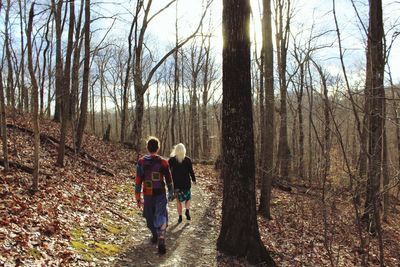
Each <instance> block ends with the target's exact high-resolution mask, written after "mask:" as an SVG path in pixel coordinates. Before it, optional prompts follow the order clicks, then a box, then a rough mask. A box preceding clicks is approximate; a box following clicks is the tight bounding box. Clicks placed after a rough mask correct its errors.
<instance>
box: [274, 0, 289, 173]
mask: <svg viewBox="0 0 400 267" xmlns="http://www.w3.org/2000/svg"><path fill="white" fill-rule="evenodd" d="M276 4H277V12H278V15H277V18H276V19H277V21H276V25H277V29H276V30H277V35H276V36H277V39H276V43H277V50H278V74H279V89H280V125H279V145H278V161H279V162H278V163H279V172H280V176H281V178H282V179H285V180H287V179H288V178H289V169H290V149H289V144H288V133H287V100H286V98H287V84H286V60H287V51H288V43H289V41H288V40H289V23H290V17H289V10H290V1H288V2H287V4H285V3H284V1H282V0H279V1H277V3H276ZM284 4H285V5H287V6H286V9H287V10H286V11H287V16H286V17H285V18H284V12H285V7H284Z"/></svg>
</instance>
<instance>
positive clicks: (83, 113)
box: [76, 0, 90, 151]
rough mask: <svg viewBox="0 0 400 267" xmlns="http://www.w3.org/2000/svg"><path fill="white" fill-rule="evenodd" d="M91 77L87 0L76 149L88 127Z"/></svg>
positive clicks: (87, 2)
mask: <svg viewBox="0 0 400 267" xmlns="http://www.w3.org/2000/svg"><path fill="white" fill-rule="evenodd" d="M89 75H90V0H85V59H84V62H83V81H82V96H81V109H80V115H79V121H78V127H77V132H76V149H77V151H79V150H80V149H81V147H82V141H83V133H84V131H85V126H86V118H87V110H88V98H89Z"/></svg>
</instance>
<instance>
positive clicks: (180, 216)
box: [178, 215, 182, 223]
mask: <svg viewBox="0 0 400 267" xmlns="http://www.w3.org/2000/svg"><path fill="white" fill-rule="evenodd" d="M181 222H182V215H179V219H178V223H181Z"/></svg>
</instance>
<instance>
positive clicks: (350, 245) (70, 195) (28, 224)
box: [0, 115, 400, 266]
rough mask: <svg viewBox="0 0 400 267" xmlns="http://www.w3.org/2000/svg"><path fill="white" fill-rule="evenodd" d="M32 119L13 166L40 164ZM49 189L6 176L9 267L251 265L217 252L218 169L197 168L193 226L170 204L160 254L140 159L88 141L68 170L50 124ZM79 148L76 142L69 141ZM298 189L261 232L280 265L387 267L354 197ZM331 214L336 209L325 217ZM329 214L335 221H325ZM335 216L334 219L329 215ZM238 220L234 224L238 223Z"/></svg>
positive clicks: (46, 149) (22, 174)
mask: <svg viewBox="0 0 400 267" xmlns="http://www.w3.org/2000/svg"><path fill="white" fill-rule="evenodd" d="M28 119H29V116H26V115H18V116H17V118H16V119H15V121H12V120H11V119H10V120H8V121H7V122H8V125H9V128H8V129H9V144H8V146H9V149H10V160H11V161H13V162H15V163H18V164H20V165H23V166H25V167H32V162H31V158H32V154H33V151H32V149H33V148H32V136H31V134H30V132H29V129H31V127H30V123H29V120H28ZM40 124H41V134H42V144H41V154H40V159H41V161H40V165H41V175H40V187H39V191H38V192H36V193H34V194H33V193H32V192H31V191H30V184H31V175H30V174H29V173H28V172H26V171H29V169H26V171H23V170H21V169H18V168H15V167H14V168H12V170H11V172H10V173H8V174H4V173H3V172H1V174H0V175H1V178H0V197H1V202H0V218H1V219H0V265H4V266H60V265H62V266H181V265H182V264H187V265H189V266H232V265H233V266H246V265H247V264H246V263H245V261H244V260H242V259H236V258H232V257H227V256H224V255H221V254H219V253H218V252H217V251H216V239H217V237H218V232H219V227H220V226H219V225H220V218H221V205H222V190H221V188H222V184H221V182H220V181H219V179H218V173H217V172H215V171H214V170H213V169H212V167H210V166H202V165H196V166H195V173H196V175H197V177H198V183H197V184H196V185H194V186H193V205H192V212H193V220H192V221H190V222H189V221H184V223H182V224H177V223H176V222H177V221H176V220H177V214H176V210H175V203H171V204H170V208H169V209H170V225H169V228H168V232H167V254H166V255H165V256H158V255H157V252H156V248H155V247H153V245H151V244H150V242H149V233H148V231H147V229H146V226H145V222H144V219H143V218H142V216H141V212H140V210H139V209H138V208H137V207H136V205H135V204H134V202H133V199H132V198H133V186H132V185H133V179H132V178H133V177H134V175H135V169H134V163H135V162H134V160H135V155H133V153H132V152H131V151H130V150H128V149H126V148H124V147H122V146H121V145H119V144H115V143H106V142H103V141H102V140H100V139H99V138H97V137H96V136H92V135H87V136H86V139H85V140H86V141H85V145H84V152H85V153H81V154H80V155H74V154H73V153H72V152H71V151H69V152H67V156H66V166H65V167H64V168H59V167H56V166H55V161H56V156H57V151H56V148H57V138H58V135H59V133H58V128H59V126H58V124H56V123H54V122H51V121H48V120H41V122H40ZM69 146H71V139H69ZM319 194H320V192H319V191H318V189H306V190H304V187H302V186H300V185H298V186H293V187H292V191H291V192H284V191H281V190H279V189H274V190H273V200H272V203H273V208H272V214H273V216H274V220H272V221H266V220H264V219H262V218H259V226H260V234H261V237H262V240H263V242H264V243H265V245H266V246H267V248H268V249H269V250H270V251H271V253H272V255H273V257H274V260H275V261H276V262H277V264H278V265H279V266H304V265H306V266H328V265H333V266H359V265H360V259H361V257H362V256H363V255H364V256H365V257H366V258H367V259H368V261H369V262H370V264H371V265H377V264H378V258H379V257H378V255H379V251H378V243H377V240H376V238H373V237H371V236H368V235H366V234H365V233H364V238H365V240H366V243H365V245H366V247H365V248H364V249H361V248H360V247H359V245H358V243H359V240H358V236H357V234H356V233H357V229H356V226H355V223H354V221H355V219H354V211H353V210H352V207H351V206H349V205H348V203H349V198H350V197H351V196H350V195H349V194H348V193H346V192H345V191H332V192H330V193H329V194H330V195H329V198H330V202H329V203H332V204H331V205H330V206H324V205H323V203H322V202H321V201H320V198H319V196H320V195H319ZM324 209H325V211H326V213H324V212H323V210H324ZM324 215H325V216H324ZM324 218H325V219H326V220H325V219H324ZM399 221H400V216H399V214H398V211H397V210H395V209H393V213H392V214H391V216H390V217H389V220H388V222H387V223H385V224H384V225H383V229H384V239H383V240H384V247H385V262H386V264H387V266H398V265H399V264H400V252H399V251H400V250H399V241H400V225H399ZM233 223H234V222H233Z"/></svg>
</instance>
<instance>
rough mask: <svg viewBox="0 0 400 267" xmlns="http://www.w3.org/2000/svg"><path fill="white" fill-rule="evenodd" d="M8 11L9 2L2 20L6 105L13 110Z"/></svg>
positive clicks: (13, 98) (13, 96)
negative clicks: (3, 28) (5, 69)
mask: <svg viewBox="0 0 400 267" xmlns="http://www.w3.org/2000/svg"><path fill="white" fill-rule="evenodd" d="M10 9H11V2H10V0H7V7H6V17H5V20H4V23H5V34H4V46H5V50H6V51H5V52H6V60H7V67H8V70H7V87H6V95H7V105H8V106H11V108H12V109H13V111H14V109H15V92H14V76H13V73H14V70H13V66H12V55H11V43H10V32H9V31H10V28H9V26H10Z"/></svg>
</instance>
